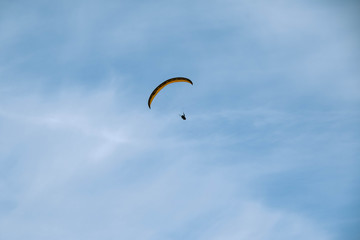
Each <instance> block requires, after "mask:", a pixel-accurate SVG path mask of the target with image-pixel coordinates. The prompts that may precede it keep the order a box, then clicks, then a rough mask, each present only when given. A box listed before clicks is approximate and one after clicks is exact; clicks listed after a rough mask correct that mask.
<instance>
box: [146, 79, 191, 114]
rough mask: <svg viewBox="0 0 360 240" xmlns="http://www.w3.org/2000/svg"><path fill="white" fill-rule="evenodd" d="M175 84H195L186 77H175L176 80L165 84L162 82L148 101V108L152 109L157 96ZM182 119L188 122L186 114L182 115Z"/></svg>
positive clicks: (169, 80) (167, 81) (170, 80)
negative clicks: (165, 88)
mask: <svg viewBox="0 0 360 240" xmlns="http://www.w3.org/2000/svg"><path fill="white" fill-rule="evenodd" d="M175 82H187V83H190V84H191V85H193V82H192V81H191V80H190V79H188V78H184V77H175V78H170V79H168V80H166V81H164V82H162V83H161V84H160V85H159V86H157V87H156V88H155V89H154V91H152V93H151V94H150V97H149V100H148V106H149V108H150V109H151V103H152V101H153V100H154V98H155V97H156V95H157V94H158V93H159V92H160V91H161V90H162V89H163V88H164V87H165V86H167V85H169V84H171V83H175ZM180 117H181V118H182V119H183V120H186V117H185V113H183V114H182V115H180Z"/></svg>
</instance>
